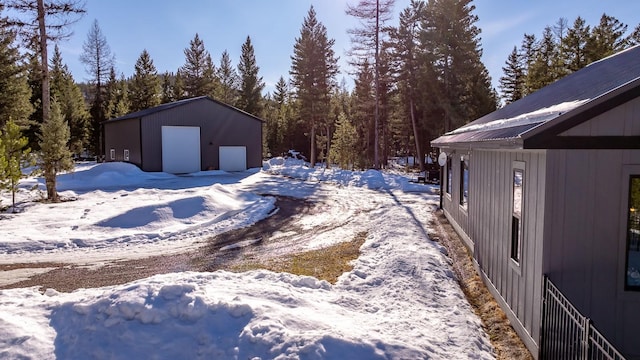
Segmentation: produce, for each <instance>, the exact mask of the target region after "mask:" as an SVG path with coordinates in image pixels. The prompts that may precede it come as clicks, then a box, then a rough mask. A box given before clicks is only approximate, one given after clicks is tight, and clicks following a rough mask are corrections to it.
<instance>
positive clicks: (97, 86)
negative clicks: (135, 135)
mask: <svg viewBox="0 0 640 360" xmlns="http://www.w3.org/2000/svg"><path fill="white" fill-rule="evenodd" d="M82 49H83V51H84V52H83V53H82V55H81V56H80V61H81V62H82V63H83V64H85V66H86V70H87V73H88V74H89V76H91V85H92V86H93V89H92V93H91V94H90V96H91V98H90V103H91V109H90V114H91V134H90V137H89V143H90V144H91V145H90V150H91V151H92V152H93V153H94V154H95V155H97V157H98V160H99V161H102V159H103V157H104V149H103V143H102V122H103V121H105V120H107V119H108V118H109V116H108V114H107V113H106V108H107V105H106V103H105V84H106V83H107V81H108V80H109V75H110V71H111V69H112V68H113V66H114V63H115V57H114V56H113V55H112V54H111V48H110V47H109V44H108V43H107V39H106V37H105V36H104V34H103V33H102V30H101V29H100V26H99V25H98V20H94V21H93V25H92V27H91V29H89V33H88V34H87V39H86V40H85V42H84V44H83V45H82Z"/></svg>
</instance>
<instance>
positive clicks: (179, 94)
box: [173, 69, 187, 100]
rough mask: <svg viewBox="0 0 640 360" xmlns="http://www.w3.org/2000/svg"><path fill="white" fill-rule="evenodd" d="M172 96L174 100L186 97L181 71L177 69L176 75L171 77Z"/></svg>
mask: <svg viewBox="0 0 640 360" xmlns="http://www.w3.org/2000/svg"><path fill="white" fill-rule="evenodd" d="M173 96H174V97H175V100H182V99H185V98H186V97H187V95H186V92H185V90H184V80H183V76H182V72H181V71H180V70H179V69H178V72H177V73H176V77H175V78H174V79H173Z"/></svg>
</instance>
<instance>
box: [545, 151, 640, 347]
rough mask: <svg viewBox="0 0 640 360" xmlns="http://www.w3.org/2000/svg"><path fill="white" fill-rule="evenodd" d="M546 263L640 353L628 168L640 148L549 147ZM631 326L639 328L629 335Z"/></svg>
mask: <svg viewBox="0 0 640 360" xmlns="http://www.w3.org/2000/svg"><path fill="white" fill-rule="evenodd" d="M547 161H548V172H547V176H546V178H547V180H546V181H547V191H548V196H547V199H548V206H547V213H546V215H545V218H546V222H547V228H546V230H545V231H546V233H545V263H544V264H543V270H544V271H545V272H546V273H548V274H549V276H550V278H551V280H552V281H553V282H554V283H555V284H557V286H558V288H559V289H560V291H562V292H563V293H564V294H565V296H567V298H568V299H569V300H570V301H571V302H572V303H573V304H574V305H575V306H576V307H577V308H578V310H579V311H581V312H582V313H583V314H585V315H586V316H588V317H590V318H591V319H592V320H593V322H594V324H595V326H596V327H597V328H598V329H599V330H600V331H601V332H602V333H603V335H605V337H606V338H607V339H608V340H609V341H611V342H612V343H613V344H614V345H615V346H616V347H618V348H619V349H620V350H621V351H622V352H623V353H625V355H627V356H629V357H630V358H632V357H634V356H640V344H639V343H638V342H637V339H636V336H637V334H638V333H640V311H638V308H639V307H640V293H633V292H625V291H624V275H625V274H624V265H623V264H624V263H625V252H626V233H625V232H626V227H625V226H626V225H625V221H624V219H625V217H626V213H625V207H626V206H627V201H628V198H627V196H628V194H627V193H626V191H621V189H622V188H623V186H622V185H621V184H624V182H625V181H628V179H626V177H627V176H628V175H626V174H625V170H624V169H625V168H626V167H629V166H631V165H637V166H638V169H640V150H549V151H548V157H547ZM629 334H634V335H633V336H629Z"/></svg>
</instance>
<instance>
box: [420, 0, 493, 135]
mask: <svg viewBox="0 0 640 360" xmlns="http://www.w3.org/2000/svg"><path fill="white" fill-rule="evenodd" d="M471 2H472V1H471V0H433V1H429V2H428V3H427V6H426V8H425V19H424V21H423V23H422V28H423V32H422V37H421V40H422V48H423V49H424V50H425V51H427V52H428V53H429V54H428V56H429V58H430V61H432V63H433V64H434V70H435V73H436V77H437V79H439V87H440V89H441V93H442V96H441V97H440V103H439V104H438V105H437V107H438V108H439V111H440V112H442V113H443V116H442V118H443V120H444V131H445V132H447V131H450V130H452V129H455V128H457V127H459V126H462V125H463V124H465V123H467V122H469V121H471V120H473V119H475V118H476V117H477V116H478V115H479V114H485V113H487V112H490V111H492V110H495V104H496V102H497V101H496V99H495V98H494V94H495V92H494V90H493V89H492V88H491V87H490V79H489V78H488V71H487V70H486V68H485V66H484V64H482V62H481V61H480V57H481V55H482V49H481V48H480V39H479V35H480V29H479V28H478V27H477V26H476V25H475V23H476V22H477V21H478V17H477V16H476V15H474V14H473V11H474V10H475V6H473V5H471Z"/></svg>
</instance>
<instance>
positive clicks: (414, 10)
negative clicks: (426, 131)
mask: <svg viewBox="0 0 640 360" xmlns="http://www.w3.org/2000/svg"><path fill="white" fill-rule="evenodd" d="M424 5H425V3H424V2H422V1H417V0H412V1H411V4H410V6H409V7H407V8H406V9H404V10H403V11H402V12H401V13H400V24H399V26H398V28H397V29H393V30H392V32H391V40H392V42H393V44H394V50H395V52H394V55H395V59H394V60H395V65H396V68H395V73H396V86H397V91H398V96H399V98H398V100H399V101H400V102H401V105H400V106H401V109H399V113H400V114H401V115H400V117H402V118H405V119H407V118H408V119H409V120H410V124H409V125H410V128H411V130H412V134H413V140H414V146H415V154H416V157H417V158H418V159H422V158H424V156H423V154H424V149H423V146H422V141H421V138H422V137H421V135H420V123H421V122H422V119H421V118H420V114H419V113H418V109H417V106H418V103H419V97H421V96H422V94H419V84H418V81H419V77H418V75H419V72H420V69H419V68H420V66H429V64H428V62H425V63H423V64H420V61H419V58H420V57H421V54H420V31H421V28H420V22H421V20H422V17H423V15H424ZM395 128H399V129H403V128H404V127H403V126H395ZM424 169H425V168H424V162H422V161H421V162H420V171H424Z"/></svg>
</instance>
